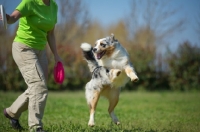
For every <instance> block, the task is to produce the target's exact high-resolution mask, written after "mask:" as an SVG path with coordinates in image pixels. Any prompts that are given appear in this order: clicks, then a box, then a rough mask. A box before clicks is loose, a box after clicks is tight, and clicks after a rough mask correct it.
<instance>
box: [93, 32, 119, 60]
mask: <svg viewBox="0 0 200 132" xmlns="http://www.w3.org/2000/svg"><path fill="white" fill-rule="evenodd" d="M116 43H118V41H117V40H116V39H115V37H114V34H111V36H109V37H106V38H102V39H99V40H97V41H96V43H95V46H94V47H93V53H94V55H95V57H96V58H97V59H98V60H99V59H101V58H103V57H105V56H108V57H109V56H111V55H112V53H113V52H114V50H115V44H116Z"/></svg>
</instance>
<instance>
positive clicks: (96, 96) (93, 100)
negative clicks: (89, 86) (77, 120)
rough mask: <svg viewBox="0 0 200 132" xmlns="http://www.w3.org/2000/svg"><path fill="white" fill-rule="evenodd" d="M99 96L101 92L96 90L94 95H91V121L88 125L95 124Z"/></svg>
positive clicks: (89, 101)
mask: <svg viewBox="0 0 200 132" xmlns="http://www.w3.org/2000/svg"><path fill="white" fill-rule="evenodd" d="M99 97H100V92H99V91H95V92H94V93H93V95H92V96H91V98H90V99H89V100H88V105H89V108H90V119H89V122H88V126H94V125H95V121H94V118H95V110H96V106H97V103H98V100H99Z"/></svg>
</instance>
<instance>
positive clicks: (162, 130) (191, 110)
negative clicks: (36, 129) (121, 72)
mask: <svg viewBox="0 0 200 132" xmlns="http://www.w3.org/2000/svg"><path fill="white" fill-rule="evenodd" d="M19 94H20V93H13V92H6V93H4V92H0V110H1V111H3V109H4V108H5V107H8V106H9V105H11V103H12V102H13V101H14V100H15V99H16V98H17V96H18V95H19ZM107 107H108V102H107V100H106V99H104V98H101V99H100V101H99V103H98V106H97V111H96V118H95V120H96V126H95V127H92V128H90V127H88V126H87V122H88V119H89V111H88V106H87V105H86V100H85V97H84V92H67V91H66V92H59V93H56V92H50V93H49V97H48V101H47V105H46V109H45V115H44V118H43V123H44V129H45V130H48V132H200V93H194V92H193V93H176V92H174V93H171V92H153V93H149V92H122V93H121V95H120V101H119V103H118V105H117V107H116V109H115V113H116V115H117V116H118V118H119V120H120V121H121V125H119V126H116V125H115V124H113V123H112V122H111V119H110V117H109V115H108V113H107ZM27 118H28V117H27V112H25V113H23V114H22V116H21V118H20V123H21V125H22V126H23V127H24V128H25V129H26V130H25V131H28V124H27ZM0 132H14V130H13V129H12V128H11V127H10V124H9V121H8V119H6V118H5V117H4V116H3V113H2V114H0Z"/></svg>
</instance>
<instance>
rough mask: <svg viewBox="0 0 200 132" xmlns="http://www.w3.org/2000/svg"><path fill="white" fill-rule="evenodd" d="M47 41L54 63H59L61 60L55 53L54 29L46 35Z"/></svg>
mask: <svg viewBox="0 0 200 132" xmlns="http://www.w3.org/2000/svg"><path fill="white" fill-rule="evenodd" d="M47 41H48V44H49V47H50V49H51V51H52V53H53V55H54V59H55V62H56V63H57V62H58V61H61V59H60V57H59V55H58V52H57V47H56V40H55V35H54V28H53V29H52V30H51V31H49V32H48V33H47Z"/></svg>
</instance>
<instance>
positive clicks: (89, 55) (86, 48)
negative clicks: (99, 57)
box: [81, 43, 98, 72]
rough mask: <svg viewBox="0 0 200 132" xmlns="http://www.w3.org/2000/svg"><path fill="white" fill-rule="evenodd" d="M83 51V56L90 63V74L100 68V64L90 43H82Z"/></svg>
mask: <svg viewBox="0 0 200 132" xmlns="http://www.w3.org/2000/svg"><path fill="white" fill-rule="evenodd" d="M81 49H82V50H83V56H84V58H85V59H86V61H87V63H88V67H89V69H90V72H93V71H94V69H95V68H96V67H97V66H98V63H97V61H96V59H95V57H94V54H93V52H92V46H91V45H90V44H88V43H82V44H81Z"/></svg>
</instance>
